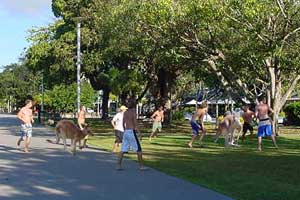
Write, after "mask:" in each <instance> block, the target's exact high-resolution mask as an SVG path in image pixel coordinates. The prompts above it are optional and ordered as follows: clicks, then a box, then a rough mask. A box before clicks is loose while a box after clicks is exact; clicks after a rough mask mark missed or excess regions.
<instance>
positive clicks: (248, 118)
mask: <svg viewBox="0 0 300 200" xmlns="http://www.w3.org/2000/svg"><path fill="white" fill-rule="evenodd" d="M242 110H243V111H244V112H243V114H242V118H243V121H244V124H243V135H242V141H244V139H245V135H246V133H247V131H248V130H249V131H250V135H253V125H252V124H253V120H254V115H255V113H254V112H253V111H251V110H250V109H249V106H248V105H244V106H243V107H242Z"/></svg>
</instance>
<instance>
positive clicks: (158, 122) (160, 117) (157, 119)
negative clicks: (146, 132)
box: [149, 106, 164, 141]
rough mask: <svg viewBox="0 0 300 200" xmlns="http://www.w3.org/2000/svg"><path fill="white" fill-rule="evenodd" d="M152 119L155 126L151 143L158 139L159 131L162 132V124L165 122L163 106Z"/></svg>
mask: <svg viewBox="0 0 300 200" xmlns="http://www.w3.org/2000/svg"><path fill="white" fill-rule="evenodd" d="M151 119H152V120H153V126H152V132H151V135H150V137H149V140H150V141H151V140H152V138H153V137H157V131H159V132H161V129H162V122H163V121H164V110H163V107H162V106H160V107H159V108H158V110H156V111H155V112H154V113H153V115H152V116H151Z"/></svg>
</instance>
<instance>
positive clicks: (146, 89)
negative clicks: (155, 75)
mask: <svg viewBox="0 0 300 200" xmlns="http://www.w3.org/2000/svg"><path fill="white" fill-rule="evenodd" d="M149 87H150V81H148V82H147V85H146V87H145V89H144V90H143V92H142V93H141V94H140V95H139V98H138V99H137V102H138V101H140V100H141V99H142V98H143V97H144V96H145V94H146V93H147V91H148V89H149Z"/></svg>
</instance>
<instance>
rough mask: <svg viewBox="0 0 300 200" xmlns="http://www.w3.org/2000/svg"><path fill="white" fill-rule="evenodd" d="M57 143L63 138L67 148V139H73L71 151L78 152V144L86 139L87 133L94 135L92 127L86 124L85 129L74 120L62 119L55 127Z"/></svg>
mask: <svg viewBox="0 0 300 200" xmlns="http://www.w3.org/2000/svg"><path fill="white" fill-rule="evenodd" d="M55 134H56V144H58V143H59V140H60V138H62V139H63V142H64V149H65V150H67V144H66V139H71V152H72V154H73V155H75V154H76V144H77V142H80V140H82V139H84V138H85V137H86V136H87V135H93V133H92V131H91V129H90V128H89V127H88V126H85V127H84V128H83V130H81V129H80V128H79V127H77V126H76V125H75V124H74V122H72V121H69V120H60V121H59V122H58V123H57V124H56V127H55Z"/></svg>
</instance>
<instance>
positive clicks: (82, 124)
mask: <svg viewBox="0 0 300 200" xmlns="http://www.w3.org/2000/svg"><path fill="white" fill-rule="evenodd" d="M85 119H86V108H85V106H80V111H79V113H78V118H77V124H78V126H79V128H80V129H81V130H83V128H84V127H86V126H87V123H86V122H85ZM88 139H89V135H87V136H86V137H85V138H84V139H83V145H82V146H81V141H79V146H80V148H81V149H82V148H86V147H87V145H86V143H87V140H88Z"/></svg>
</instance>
